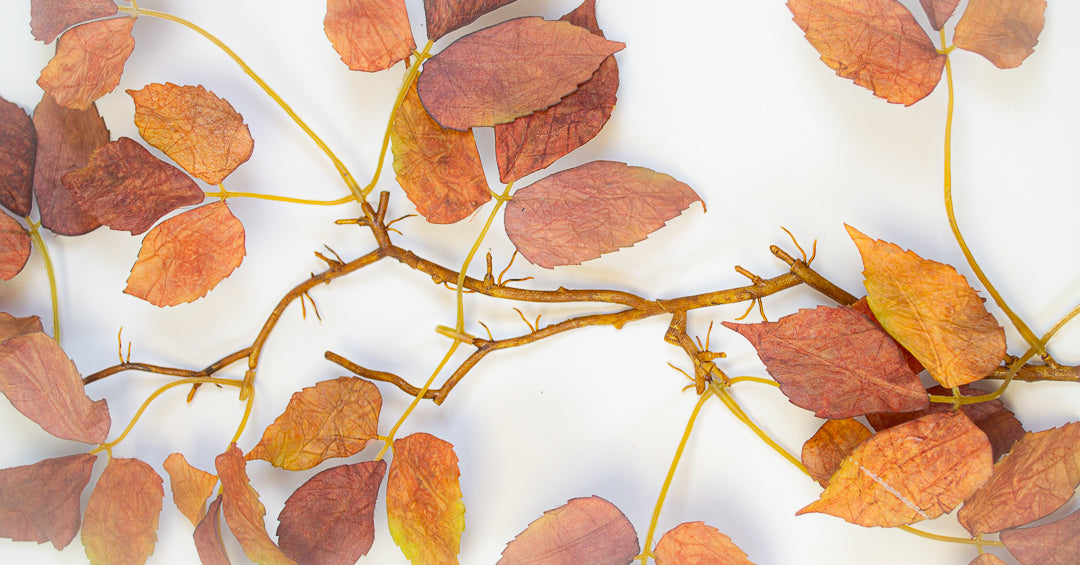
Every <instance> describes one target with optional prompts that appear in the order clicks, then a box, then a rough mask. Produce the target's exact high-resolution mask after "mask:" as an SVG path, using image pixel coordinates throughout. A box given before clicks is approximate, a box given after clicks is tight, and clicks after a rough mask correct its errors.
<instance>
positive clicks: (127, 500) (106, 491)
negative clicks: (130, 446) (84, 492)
mask: <svg viewBox="0 0 1080 565" xmlns="http://www.w3.org/2000/svg"><path fill="white" fill-rule="evenodd" d="M164 498H165V490H164V489H163V488H162V481H161V477H160V476H159V475H158V474H157V472H155V471H154V469H153V467H151V466H150V465H147V464H146V463H144V462H142V461H139V460H138V459H119V458H115V459H110V460H109V464H108V465H107V466H106V467H105V472H104V473H102V474H101V478H99V479H98V482H97V485H95V486H94V491H93V492H92V493H91V494H90V501H89V502H87V503H86V520H84V521H83V527H82V543H83V546H84V547H85V549H86V556H87V557H89V558H90V562H91V563H109V564H126V563H132V564H141V563H144V562H146V558H147V557H149V556H150V554H152V553H154V544H156V543H157V527H158V517H159V516H160V515H161V501H162V499H164Z"/></svg>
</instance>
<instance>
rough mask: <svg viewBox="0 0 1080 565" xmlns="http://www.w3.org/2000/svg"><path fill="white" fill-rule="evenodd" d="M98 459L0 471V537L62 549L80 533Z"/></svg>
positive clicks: (72, 458) (54, 461)
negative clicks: (84, 501) (84, 498)
mask: <svg viewBox="0 0 1080 565" xmlns="http://www.w3.org/2000/svg"><path fill="white" fill-rule="evenodd" d="M95 461H97V457H96V456H94V455H90V454H88V453H82V454H79V455H68V456H67V457H57V458H54V459H46V460H44V461H38V462H37V463H34V464H33V465H23V466H21V467H11V468H8V469H0V537H5V538H9V539H12V540H15V541H35V542H37V543H44V542H46V541H48V542H52V544H53V546H54V547H56V549H63V548H65V547H67V544H69V543H71V540H73V539H75V534H76V533H77V532H78V531H79V526H80V524H81V522H82V514H81V509H82V504H81V502H80V498H81V497H82V492H83V489H85V488H86V483H88V482H90V475H91V474H92V473H93V471H94V462H95Z"/></svg>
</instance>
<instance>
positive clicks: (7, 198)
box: [0, 98, 37, 216]
mask: <svg viewBox="0 0 1080 565" xmlns="http://www.w3.org/2000/svg"><path fill="white" fill-rule="evenodd" d="M36 155H37V132H35V131H34V122H33V121H32V120H31V119H30V116H29V115H27V113H26V112H24V111H23V109H22V108H20V107H18V106H17V105H15V104H12V103H11V102H8V101H7V100H4V99H3V98H0V206H3V207H5V208H7V209H8V210H11V211H12V212H14V213H15V215H17V216H26V215H28V214H30V206H31V204H32V198H33V196H34V192H33V191H34V158H35V156H36Z"/></svg>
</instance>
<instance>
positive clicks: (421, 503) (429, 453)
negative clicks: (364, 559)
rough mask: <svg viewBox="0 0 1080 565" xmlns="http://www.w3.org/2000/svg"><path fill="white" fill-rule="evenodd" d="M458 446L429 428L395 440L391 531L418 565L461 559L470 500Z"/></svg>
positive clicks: (389, 483)
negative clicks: (463, 489) (464, 493)
mask: <svg viewBox="0 0 1080 565" xmlns="http://www.w3.org/2000/svg"><path fill="white" fill-rule="evenodd" d="M457 462H458V459H457V455H456V454H455V453H454V446H452V445H451V444H449V443H447V442H445V441H443V440H441V439H439V438H437V437H435V436H433V435H431V434H425V433H415V434H412V435H409V436H406V437H403V438H401V439H398V440H396V441H395V442H394V458H393V460H392V461H391V462H390V473H389V476H388V477H387V480H386V516H387V525H388V526H389V528H390V536H391V537H392V538H394V543H396V544H397V545H398V547H400V548H401V552H402V553H404V554H405V557H406V558H408V559H409V561H410V562H412V564H413V565H439V564H442V563H457V562H458V560H457V554H458V548H459V545H460V543H461V532H462V531H463V530H464V529H465V504H464V503H462V501H461V488H460V487H459V486H458V478H459V477H460V472H459V471H458V465H457Z"/></svg>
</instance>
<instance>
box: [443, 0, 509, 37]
mask: <svg viewBox="0 0 1080 565" xmlns="http://www.w3.org/2000/svg"><path fill="white" fill-rule="evenodd" d="M513 1H514V0H424V17H425V18H426V20H427V34H428V37H429V38H430V39H431V40H432V41H435V40H437V39H439V38H440V37H442V36H444V35H446V34H447V33H450V32H451V31H454V30H455V29H458V28H461V27H464V26H466V25H468V24H470V23H472V22H474V21H476V18H479V17H480V16H482V15H484V14H486V13H488V12H490V11H492V10H494V9H496V8H498V7H500V6H505V5H507V4H509V3H511V2H513Z"/></svg>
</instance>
